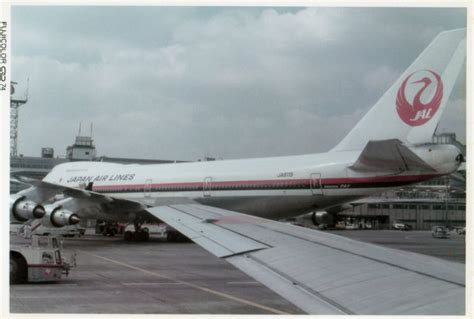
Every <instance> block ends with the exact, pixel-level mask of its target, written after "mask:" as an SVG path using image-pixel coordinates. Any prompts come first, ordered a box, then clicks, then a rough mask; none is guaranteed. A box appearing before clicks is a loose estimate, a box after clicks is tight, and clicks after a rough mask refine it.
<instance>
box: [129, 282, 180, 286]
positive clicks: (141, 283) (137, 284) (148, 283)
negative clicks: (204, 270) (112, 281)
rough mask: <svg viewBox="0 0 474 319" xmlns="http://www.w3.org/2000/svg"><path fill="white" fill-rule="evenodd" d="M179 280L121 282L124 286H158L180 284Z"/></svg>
mask: <svg viewBox="0 0 474 319" xmlns="http://www.w3.org/2000/svg"><path fill="white" fill-rule="evenodd" d="M182 284H183V283H181V282H123V283H122V285H125V286H158V285H182Z"/></svg>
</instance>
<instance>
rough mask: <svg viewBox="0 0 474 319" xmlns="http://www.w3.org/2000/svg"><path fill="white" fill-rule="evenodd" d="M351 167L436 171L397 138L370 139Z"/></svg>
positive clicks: (360, 168) (363, 170)
mask: <svg viewBox="0 0 474 319" xmlns="http://www.w3.org/2000/svg"><path fill="white" fill-rule="evenodd" d="M349 168H351V169H352V170H354V171H358V172H390V173H402V172H406V171H417V172H435V170H434V169H433V168H432V167H431V166H429V165H428V164H427V163H426V162H425V161H423V160H422V159H421V158H420V157H418V155H416V154H415V153H413V152H412V151H411V150H410V149H409V148H408V147H406V146H404V145H403V144H402V142H400V141H399V140H397V139H390V140H381V141H369V142H368V143H367V145H366V146H365V148H364V150H363V151H362V153H361V154H360V156H359V158H358V159H357V161H356V162H355V163H354V164H353V165H352V166H350V167H349Z"/></svg>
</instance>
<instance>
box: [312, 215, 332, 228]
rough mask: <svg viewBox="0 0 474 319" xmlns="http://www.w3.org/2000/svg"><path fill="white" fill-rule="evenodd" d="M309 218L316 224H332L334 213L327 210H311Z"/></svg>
mask: <svg viewBox="0 0 474 319" xmlns="http://www.w3.org/2000/svg"><path fill="white" fill-rule="evenodd" d="M311 219H312V221H313V224H314V225H316V226H319V225H332V224H334V214H329V213H327V212H313V214H312V216H311Z"/></svg>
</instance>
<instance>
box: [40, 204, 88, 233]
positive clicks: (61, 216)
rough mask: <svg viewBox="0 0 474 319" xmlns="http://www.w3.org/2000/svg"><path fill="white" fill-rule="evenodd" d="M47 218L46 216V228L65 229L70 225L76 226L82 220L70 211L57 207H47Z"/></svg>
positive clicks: (44, 224) (44, 219)
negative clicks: (64, 227)
mask: <svg viewBox="0 0 474 319" xmlns="http://www.w3.org/2000/svg"><path fill="white" fill-rule="evenodd" d="M44 208H45V210H46V216H44V218H43V221H42V225H43V226H46V227H63V226H68V225H75V224H77V223H79V221H80V219H79V216H77V214H75V213H73V212H71V211H70V210H67V209H64V208H62V206H57V205H54V204H53V205H46V206H45V207H44Z"/></svg>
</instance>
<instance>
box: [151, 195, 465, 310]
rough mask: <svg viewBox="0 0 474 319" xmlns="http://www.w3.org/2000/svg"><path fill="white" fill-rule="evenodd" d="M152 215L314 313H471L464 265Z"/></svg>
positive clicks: (343, 241)
mask: <svg viewBox="0 0 474 319" xmlns="http://www.w3.org/2000/svg"><path fill="white" fill-rule="evenodd" d="M149 210H151V211H152V213H153V214H154V215H155V216H156V217H157V218H159V219H161V220H163V221H164V222H166V223H171V225H172V226H173V227H174V228H176V229H177V230H178V231H183V232H184V233H186V231H188V229H192V231H193V232H194V233H193V234H191V235H192V236H194V238H193V240H195V242H196V243H197V244H199V245H201V246H203V247H204V248H206V249H208V250H209V251H210V252H211V253H214V254H215V255H217V256H220V257H223V258H225V259H226V260H227V261H229V262H230V263H232V264H233V265H235V266H236V267H237V268H239V269H241V270H242V271H244V272H245V273H247V274H248V275H250V276H252V277H254V278H255V279H256V280H258V281H260V282H262V283H263V284H265V285H266V286H267V287H269V288H270V289H272V290H274V291H275V292H276V293H278V294H280V295H282V296H283V297H284V298H286V299H287V300H289V301H291V302H293V303H294V304H295V305H296V306H298V307H300V308H301V309H303V310H304V311H306V312H308V313H313V314H425V315H426V314H430V315H433V314H450V315H454V314H464V311H465V305H464V300H465V284H464V283H465V266H464V265H462V264H456V263H452V262H448V261H444V260H441V259H437V258H433V257H429V256H424V255H419V254H414V253H410V252H406V251H399V250H394V249H389V248H385V247H381V246H376V245H372V244H368V243H363V242H358V241H354V240H351V239H348V238H344V237H341V236H337V235H334V234H330V233H325V232H320V231H315V230H310V229H305V228H301V227H297V226H293V225H288V224H282V223H279V222H276V221H271V220H266V219H262V218H258V217H255V216H248V215H244V214H240V213H236V212H232V211H229V210H224V209H219V208H213V207H209V206H204V205H195V204H192V205H174V206H172V207H169V208H167V209H165V208H164V207H155V208H152V209H149ZM164 212H166V213H164ZM188 232H189V231H188ZM249 241H250V242H249ZM237 242H239V243H241V242H242V243H244V244H243V247H241V248H240V249H236V248H234V247H235V245H238V244H236V243H237ZM248 243H250V244H248ZM213 246H215V247H219V246H221V247H224V248H225V249H227V250H229V251H233V252H237V253H234V254H227V253H226V252H225V250H223V249H222V248H221V247H219V248H215V247H213ZM252 247H258V248H257V249H252Z"/></svg>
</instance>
